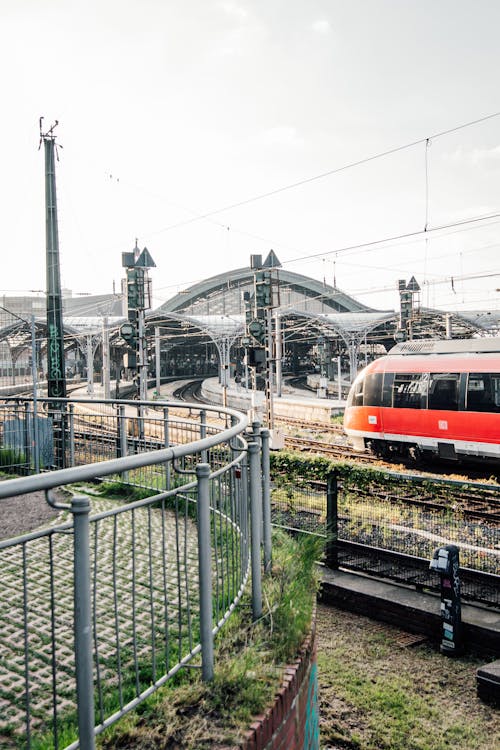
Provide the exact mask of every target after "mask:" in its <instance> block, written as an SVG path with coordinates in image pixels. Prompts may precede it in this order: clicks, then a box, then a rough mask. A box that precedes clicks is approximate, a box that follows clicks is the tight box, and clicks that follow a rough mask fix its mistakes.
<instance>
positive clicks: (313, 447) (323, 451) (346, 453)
mask: <svg viewBox="0 0 500 750" xmlns="http://www.w3.org/2000/svg"><path fill="white" fill-rule="evenodd" d="M285 446H286V447H287V448H290V449H292V450H296V451H300V452H301V453H316V454H320V455H322V456H329V457H331V458H338V459H339V460H342V461H344V460H348V461H356V462H358V463H366V464H374V463H379V464H380V463H381V461H380V459H379V458H377V456H372V455H371V454H370V453H360V452H359V451H354V450H352V449H351V448H349V447H347V446H345V445H340V444H336V443H327V442H325V441H323V440H314V439H312V438H310V437H291V436H287V435H286V436H285Z"/></svg>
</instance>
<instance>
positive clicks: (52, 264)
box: [39, 117, 66, 469]
mask: <svg viewBox="0 0 500 750" xmlns="http://www.w3.org/2000/svg"><path fill="white" fill-rule="evenodd" d="M42 122H43V117H40V145H39V148H40V146H41V145H42V142H43V147H44V152H45V219H46V229H45V236H46V264H47V394H48V396H49V397H51V398H61V399H64V398H66V372H65V366H64V332H63V322H62V294H61V272H60V269H59V231H58V225H57V196H56V168H55V156H56V148H57V146H56V142H55V141H56V137H55V135H54V128H55V127H56V126H57V124H58V122H57V120H56V121H55V123H54V125H52V127H50V128H49V130H48V131H47V132H45V133H44V132H42ZM63 408H64V406H63V404H62V403H61V404H59V403H57V402H52V403H51V405H50V407H49V410H50V413H51V416H52V426H53V430H54V464H55V466H56V468H58V469H62V468H64V465H65V458H64V456H65V428H64V415H63V412H62V409H63Z"/></svg>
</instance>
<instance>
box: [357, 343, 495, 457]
mask: <svg viewBox="0 0 500 750" xmlns="http://www.w3.org/2000/svg"><path fill="white" fill-rule="evenodd" d="M344 429H345V431H346V433H347V435H348V436H349V442H350V443H351V445H352V446H353V447H354V448H355V449H358V450H364V449H365V448H368V449H369V450H370V451H372V452H374V453H376V454H377V455H380V456H381V457H384V458H391V457H394V458H396V457H398V456H411V457H413V458H415V459H419V458H421V457H430V456H431V455H437V456H439V457H441V458H447V459H476V460H478V459H479V460H485V459H491V460H494V461H496V462H497V463H500V338H487V339H486V338H485V339H467V340H465V339H464V340H462V339H460V340H458V339H454V340H445V341H443V340H440V341H436V340H428V339H423V340H418V341H408V342H405V343H403V344H398V345H397V346H395V347H394V348H393V349H391V350H390V352H389V353H388V354H387V356H385V357H381V358H380V359H377V360H375V361H374V362H372V363H371V364H369V365H368V366H367V367H365V369H364V370H363V371H362V372H360V373H359V375H358V376H357V378H356V380H355V381H354V383H353V384H352V386H351V390H350V392H349V397H348V399H347V404H346V409H345V415H344Z"/></svg>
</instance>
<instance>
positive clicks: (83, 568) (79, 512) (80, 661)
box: [71, 495, 95, 750]
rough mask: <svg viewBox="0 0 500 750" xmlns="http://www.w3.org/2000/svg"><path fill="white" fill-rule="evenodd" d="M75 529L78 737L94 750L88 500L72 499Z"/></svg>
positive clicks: (87, 748) (83, 743) (86, 747)
mask: <svg viewBox="0 0 500 750" xmlns="http://www.w3.org/2000/svg"><path fill="white" fill-rule="evenodd" d="M71 512H72V514H73V531H74V540H73V542H74V552H73V560H74V617H75V622H74V632H75V668H76V696H77V712H78V737H79V743H80V747H81V748H85V750H94V748H95V734H94V678H93V671H92V627H91V600H90V519H89V513H90V502H89V499H88V497H85V496H81V495H80V496H75V497H73V499H72V500H71Z"/></svg>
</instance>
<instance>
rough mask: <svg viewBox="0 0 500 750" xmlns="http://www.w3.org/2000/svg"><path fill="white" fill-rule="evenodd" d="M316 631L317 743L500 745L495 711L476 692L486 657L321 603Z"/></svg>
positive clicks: (342, 747)
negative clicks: (455, 654)
mask: <svg viewBox="0 0 500 750" xmlns="http://www.w3.org/2000/svg"><path fill="white" fill-rule="evenodd" d="M317 639H318V680H319V699H320V733H321V748H322V749H323V750H375V748H376V750H445V748H450V747H453V748H454V750H494V749H495V748H498V747H500V712H499V711H496V710H495V709H493V708H491V707H489V706H488V705H486V704H484V703H482V702H481V701H480V700H479V699H478V697H477V694H476V669H477V667H478V666H479V665H480V664H484V663H485V661H487V660H485V659H481V658H479V657H478V656H474V655H473V654H470V655H466V656H464V657H461V658H454V659H451V658H449V657H446V656H443V655H442V654H440V652H439V649H438V647H437V646H435V645H433V644H430V643H427V642H425V643H418V641H417V639H415V640H413V639H411V638H408V637H407V634H406V633H405V631H402V630H400V629H398V628H395V627H391V626H389V625H383V624H380V623H377V622H375V621H373V620H370V619H369V618H367V617H362V616H359V615H354V614H351V613H349V612H344V611H342V610H338V609H334V608H332V607H327V606H323V605H319V606H318V610H317ZM409 644H413V645H409Z"/></svg>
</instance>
